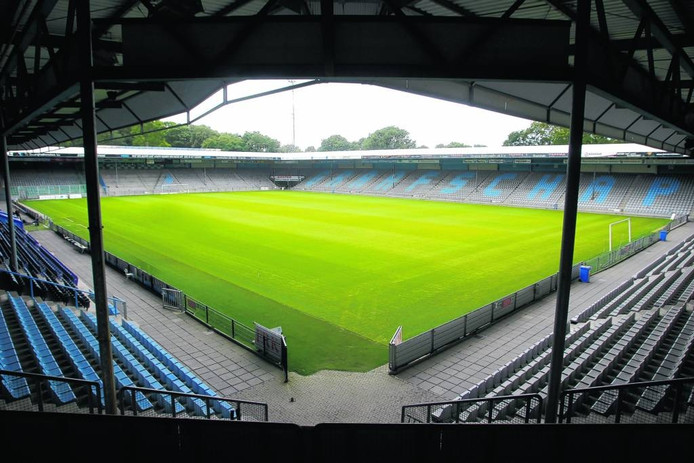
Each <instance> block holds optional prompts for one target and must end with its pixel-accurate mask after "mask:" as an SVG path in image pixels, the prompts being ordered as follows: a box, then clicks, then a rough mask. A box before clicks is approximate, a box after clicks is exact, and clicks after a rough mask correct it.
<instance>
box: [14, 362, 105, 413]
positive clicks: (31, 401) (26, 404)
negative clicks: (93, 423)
mask: <svg viewBox="0 0 694 463" xmlns="http://www.w3.org/2000/svg"><path fill="white" fill-rule="evenodd" d="M0 378H1V380H2V390H1V392H2V395H1V396H0V398H2V400H4V404H3V408H4V409H5V410H14V411H35V412H59V413H89V414H101V413H103V407H102V404H101V401H99V400H95V399H96V397H100V396H101V392H102V389H101V385H100V384H99V383H98V382H96V381H88V380H84V379H80V378H66V377H64V376H50V375H42V374H37V373H30V372H24V371H10V370H2V369H0ZM10 382H15V383H19V382H21V383H25V384H26V385H27V388H29V389H31V391H32V392H31V394H30V396H22V397H21V398H19V399H17V398H15V397H8V396H7V395H6V394H5V392H6V385H7V383H10ZM50 383H54V384H64V385H65V386H66V387H70V388H71V389H72V390H74V391H77V392H78V397H79V396H82V395H84V403H83V404H81V406H77V405H75V404H69V405H63V406H60V407H59V406H57V405H56V404H55V402H53V401H51V400H50V399H49V398H48V397H47V394H46V391H47V390H49V388H50V386H49V384H50ZM80 391H85V393H84V394H81V393H80ZM87 391H94V392H93V393H89V392H87Z"/></svg>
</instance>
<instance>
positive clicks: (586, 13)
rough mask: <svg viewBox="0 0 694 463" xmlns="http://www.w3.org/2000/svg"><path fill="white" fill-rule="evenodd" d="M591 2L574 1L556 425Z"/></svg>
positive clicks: (554, 386)
mask: <svg viewBox="0 0 694 463" xmlns="http://www.w3.org/2000/svg"><path fill="white" fill-rule="evenodd" d="M590 3H591V0H578V11H577V14H576V53H575V58H574V79H573V91H572V96H573V100H572V103H571V132H570V134H569V153H568V163H567V169H566V170H567V172H566V196H565V199H564V224H563V229H562V243H561V256H560V260H559V282H558V287H557V305H556V310H555V314H554V341H553V344H552V358H551V363H550V370H549V385H548V391H547V404H546V405H547V407H546V410H545V422H546V423H556V422H557V411H558V408H559V407H558V405H559V395H560V394H561V376H562V370H563V364H564V347H565V346H564V344H565V342H564V340H565V337H566V323H567V321H568V318H569V293H570V289H571V269H572V267H573V257H574V243H575V241H576V214H577V211H578V187H579V181H580V176H581V147H582V140H583V119H584V112H585V100H586V80H587V76H586V70H587V69H586V61H587V55H588V34H589V33H590Z"/></svg>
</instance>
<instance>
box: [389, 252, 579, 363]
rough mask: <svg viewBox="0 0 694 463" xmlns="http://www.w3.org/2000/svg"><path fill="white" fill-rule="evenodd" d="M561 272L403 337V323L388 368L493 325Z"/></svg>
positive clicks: (553, 285)
mask: <svg viewBox="0 0 694 463" xmlns="http://www.w3.org/2000/svg"><path fill="white" fill-rule="evenodd" d="M580 267H581V264H577V265H574V267H573V268H572V272H571V278H572V280H576V279H578V277H579V271H580ZM557 284H558V274H554V275H551V276H549V277H547V278H544V279H543V280H540V281H539V282H537V283H535V284H532V285H530V286H527V287H525V288H523V289H521V290H519V291H517V292H515V293H513V294H510V295H508V296H506V297H503V298H501V299H499V300H497V301H494V302H492V303H490V304H487V305H485V306H483V307H481V308H479V309H476V310H473V311H472V312H469V313H467V314H465V315H463V316H462V317H459V318H456V319H454V320H451V321H449V322H447V323H444V324H443V325H439V326H437V327H435V328H433V329H431V330H428V331H425V332H423V333H420V334H418V335H416V336H413V337H412V338H410V339H407V340H405V341H402V327H398V329H397V330H396V332H395V334H394V335H393V337H392V339H391V341H390V343H389V344H388V369H389V372H390V373H391V374H396V373H399V372H401V371H403V370H404V369H406V368H409V367H411V366H413V365H415V364H416V363H419V362H421V361H422V360H425V359H427V358H429V357H431V356H432V355H436V354H437V353H439V352H441V351H443V350H445V349H447V348H449V347H451V346H453V345H455V344H457V343H459V342H462V341H463V340H465V339H466V338H468V337H469V336H471V335H474V334H477V333H478V332H479V331H481V330H483V329H485V328H487V327H489V326H491V325H493V324H494V323H496V322H497V321H499V320H500V319H502V318H503V317H506V316H507V315H510V314H511V313H513V312H515V311H517V310H519V309H522V308H523V307H526V306H527V305H529V304H531V303H532V302H534V301H537V300H539V299H541V298H543V297H545V296H546V295H548V294H550V293H551V292H553V291H556V289H557Z"/></svg>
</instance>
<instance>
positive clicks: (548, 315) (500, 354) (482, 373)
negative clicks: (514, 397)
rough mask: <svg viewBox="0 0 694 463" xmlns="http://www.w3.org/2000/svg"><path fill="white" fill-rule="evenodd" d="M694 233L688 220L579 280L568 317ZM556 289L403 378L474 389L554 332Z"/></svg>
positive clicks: (451, 391)
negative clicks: (452, 363)
mask: <svg viewBox="0 0 694 463" xmlns="http://www.w3.org/2000/svg"><path fill="white" fill-rule="evenodd" d="M692 234H694V224H692V223H688V224H686V225H684V226H682V227H680V228H677V229H675V230H673V231H671V232H670V233H669V234H668V236H667V241H658V242H656V243H655V244H653V245H652V246H650V247H649V248H648V249H646V250H644V251H642V252H640V253H639V254H637V255H635V256H632V257H630V258H629V259H627V260H625V261H623V262H621V263H620V264H618V265H616V266H614V267H611V268H610V269H607V270H605V271H603V272H600V273H597V274H594V275H591V277H590V282H589V283H581V282H576V283H574V284H572V286H571V293H570V297H569V319H570V318H571V317H572V316H575V315H577V314H579V313H580V312H582V311H583V310H584V309H586V308H587V307H589V306H590V305H591V304H592V303H593V302H595V301H597V300H598V299H600V298H601V297H602V296H604V295H605V294H607V293H609V292H610V291H611V290H612V289H614V288H616V287H617V286H619V285H620V284H621V283H623V282H624V281H627V280H629V279H630V278H632V277H633V276H634V275H635V274H636V273H637V272H638V271H639V270H641V269H642V268H644V267H646V266H647V265H648V264H650V263H652V262H653V261H655V260H656V259H657V258H658V257H660V256H661V255H663V254H665V253H667V252H668V251H669V250H670V249H672V248H673V247H675V246H676V245H677V244H679V243H680V242H681V241H683V240H685V239H687V238H689V237H690V236H691V235H692ZM555 309H556V293H553V294H550V295H549V296H547V297H545V298H543V299H542V300H540V301H538V302H537V303H535V304H532V305H530V306H528V307H526V308H524V309H522V310H520V311H519V312H517V313H514V314H512V315H510V316H509V317H507V318H506V319H505V320H504V321H503V322H500V323H498V324H496V325H493V326H491V327H490V328H487V329H486V330H484V331H482V332H481V333H479V334H478V335H476V336H472V337H471V338H469V339H467V340H465V341H463V342H461V343H460V344H458V345H456V346H454V347H452V348H450V349H448V350H446V351H444V352H443V353H441V354H439V355H437V356H435V357H432V358H430V359H428V360H426V361H424V362H422V363H421V364H419V365H417V366H416V367H415V368H416V370H415V371H413V372H409V371H408V370H405V371H404V372H402V373H400V374H399V375H398V376H400V377H401V378H402V379H403V380H405V381H408V382H411V383H412V384H418V385H419V387H421V388H423V389H428V390H430V391H432V392H434V390H435V393H436V394H438V395H441V396H442V397H443V398H444V400H453V399H455V398H456V397H457V396H458V395H460V393H461V389H462V391H463V392H464V391H465V390H467V389H469V388H471V387H472V386H474V385H475V384H477V383H478V382H479V381H481V380H482V379H484V378H486V377H487V376H488V375H489V374H491V373H494V371H496V370H497V369H498V368H499V367H501V366H503V365H505V364H506V363H507V362H509V361H510V360H513V359H514V358H515V357H517V356H518V355H519V354H521V353H522V352H523V351H524V350H525V349H526V348H527V347H528V346H530V345H532V344H533V343H535V342H537V341H539V340H540V339H542V338H543V337H544V336H546V335H548V334H549V333H551V332H552V331H553V330H554V318H555V317H554V315H555ZM451 358H452V359H455V362H456V364H457V368H456V369H450V368H449V369H447V370H446V371H443V372H442V370H441V365H444V364H446V363H447V362H448V361H449V360H450V359H451ZM427 377H435V378H437V382H436V383H435V384H433V383H431V382H430V384H426V383H421V382H420V379H421V378H427ZM443 379H445V380H446V381H447V382H448V383H453V384H454V387H451V388H448V389H447V390H446V391H444V392H442V391H441V390H440V387H441V384H443V383H442V382H441V380H443Z"/></svg>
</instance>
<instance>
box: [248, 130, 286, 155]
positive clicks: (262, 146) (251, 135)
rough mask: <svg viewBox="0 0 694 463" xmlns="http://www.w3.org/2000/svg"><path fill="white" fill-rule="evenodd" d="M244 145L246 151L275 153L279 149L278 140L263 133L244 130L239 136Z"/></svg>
mask: <svg viewBox="0 0 694 463" xmlns="http://www.w3.org/2000/svg"><path fill="white" fill-rule="evenodd" d="M241 138H243V142H244V144H245V145H246V151H252V152H263V153H277V152H278V151H279V149H280V142H279V140H275V139H274V138H271V137H268V136H267V135H263V134H262V133H260V132H246V133H244V134H243V136H242V137H241Z"/></svg>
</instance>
